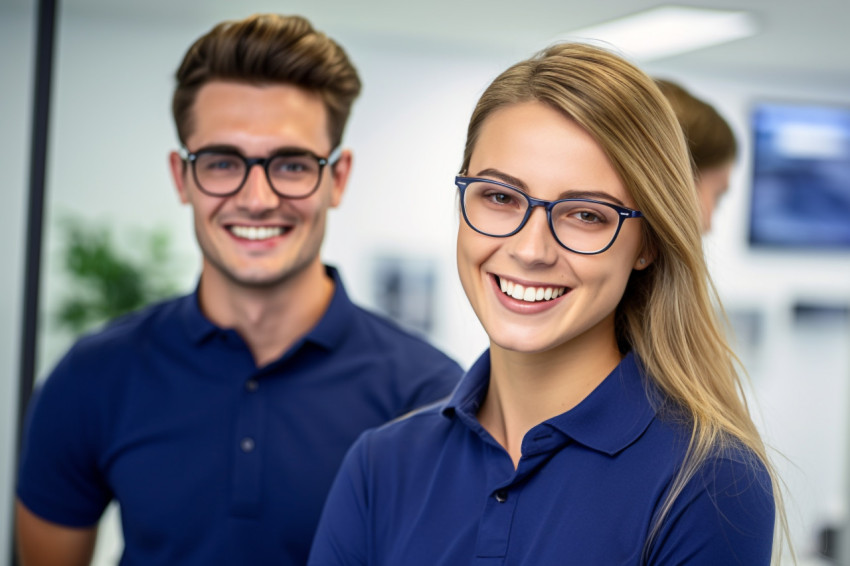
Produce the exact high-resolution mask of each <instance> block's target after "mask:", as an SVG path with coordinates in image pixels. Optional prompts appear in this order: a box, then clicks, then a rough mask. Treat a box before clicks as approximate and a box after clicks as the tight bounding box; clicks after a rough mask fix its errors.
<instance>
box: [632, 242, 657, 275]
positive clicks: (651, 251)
mask: <svg viewBox="0 0 850 566" xmlns="http://www.w3.org/2000/svg"><path fill="white" fill-rule="evenodd" d="M644 241H645V243H644V245H643V248H642V249H641V250H640V253H639V254H638V257H637V259H636V260H635V265H634V269H636V270H638V271H641V270H643V269H646V268H647V267H649V266H650V265H651V264H652V262H653V261H655V256H656V255H657V254H656V253H655V246H653V245H652V244H651V243H650V242H649V241H647V239H645V240H644Z"/></svg>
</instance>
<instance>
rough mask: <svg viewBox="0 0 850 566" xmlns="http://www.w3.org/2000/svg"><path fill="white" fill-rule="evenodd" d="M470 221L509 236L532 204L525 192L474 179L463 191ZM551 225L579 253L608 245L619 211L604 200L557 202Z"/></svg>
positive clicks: (486, 230)
mask: <svg viewBox="0 0 850 566" xmlns="http://www.w3.org/2000/svg"><path fill="white" fill-rule="evenodd" d="M463 208H464V211H465V213H466V219H467V221H468V222H469V224H470V225H471V226H472V227H473V228H475V229H476V230H478V231H479V232H482V233H484V234H487V235H489V236H507V235H508V234H511V233H513V232H515V231H517V230H518V229H519V228H520V226H521V225H522V223H523V220H524V219H525V216H526V212H527V211H528V208H529V201H528V199H527V198H526V196H525V195H524V194H523V193H521V192H519V191H517V190H514V189H511V188H508V187H503V186H501V185H496V184H494V183H486V182H481V181H473V182H471V183H469V184H468V185H467V187H466V189H465V191H464V195H463ZM551 218H552V222H551V227H552V230H553V232H554V234H555V237H556V238H557V240H558V241H559V242H560V243H561V244H562V245H563V246H565V247H568V248H569V249H571V250H574V251H576V252H579V253H593V252H598V251H600V250H602V249H604V248H606V247H607V246H608V245H609V244H610V243H611V242H612V241H613V239H614V237H615V236H616V235H617V230H618V228H619V226H620V222H621V220H620V215H619V213H618V212H617V211H616V210H615V209H614V208H612V207H610V206H608V205H606V204H604V203H596V202H592V201H585V200H565V201H561V202H558V203H557V204H556V205H555V206H554V207H552V211H551Z"/></svg>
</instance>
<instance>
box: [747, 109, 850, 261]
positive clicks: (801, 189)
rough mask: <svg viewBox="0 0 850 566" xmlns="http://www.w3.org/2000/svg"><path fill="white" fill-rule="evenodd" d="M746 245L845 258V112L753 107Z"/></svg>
mask: <svg viewBox="0 0 850 566" xmlns="http://www.w3.org/2000/svg"><path fill="white" fill-rule="evenodd" d="M751 125H752V129H753V134H754V135H753V140H754V143H753V168H752V192H751V199H750V217H749V241H750V245H751V246H753V247H772V248H780V249H789V248H798V249H801V250H802V249H807V250H814V249H823V250H826V249H833V250H845V251H850V106H848V107H841V106H838V105H834V106H832V105H826V104H814V103H810V104H800V103H795V104H791V103H778V102H763V103H758V104H756V105H754V107H753V110H752V115H751Z"/></svg>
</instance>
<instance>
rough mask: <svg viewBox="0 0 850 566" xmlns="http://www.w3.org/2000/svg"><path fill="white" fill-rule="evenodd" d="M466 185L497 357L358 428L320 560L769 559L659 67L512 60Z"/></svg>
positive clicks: (755, 438) (485, 114)
mask: <svg viewBox="0 0 850 566" xmlns="http://www.w3.org/2000/svg"><path fill="white" fill-rule="evenodd" d="M456 184H457V187H458V191H459V206H460V212H461V216H462V220H461V221H460V227H459V231H458V240H457V264H458V272H459V274H460V279H461V282H462V284H463V288H464V290H465V291H466V294H467V296H468V298H469V301H470V303H471V304H472V307H473V309H474V310H475V313H476V315H477V316H478V318H479V319H480V321H481V324H482V325H483V327H484V329H485V330H486V332H487V334H488V336H489V339H490V348H489V349H488V350H487V351H486V352H485V353H484V354H483V355H482V356H481V357H480V358H479V360H478V361H477V362H476V363H475V364H474V365H473V367H472V368H471V369H470V370H469V372H468V373H467V374H466V375H465V376H464V378H463V380H462V381H461V384H460V385H459V386H458V388H457V389H456V390H455V392H454V394H453V395H452V396H451V398H450V399H449V400H448V401H446V402H444V403H441V404H439V405H436V406H433V407H431V408H428V409H425V410H422V411H419V412H417V413H415V414H413V415H411V416H408V417H407V418H404V419H401V420H399V421H396V422H394V423H391V424H389V425H386V426H384V427H382V428H379V429H377V430H373V431H371V432H367V433H365V434H364V435H362V436H361V438H360V439H359V440H358V442H357V443H356V444H355V446H354V447H353V448H352V450H351V451H350V452H349V454H348V456H347V458H346V461H345V463H344V464H343V467H342V469H341V471H340V473H339V475H338V476H337V479H336V481H335V484H334V487H333V488H332V490H331V493H330V496H329V499H328V501H327V503H326V506H325V510H324V513H323V517H322V520H321V522H320V526H319V530H318V533H317V535H316V538H315V540H314V544H313V549H312V553H311V559H310V564H311V565H312V566H329V565H369V566H378V565H387V566H390V565H392V566H398V565H402V564H403V565H404V566H420V565H421V566H426V565H427V566H433V565H436V564H439V565H458V566H460V565H471V564H481V565H485V564H486V565H490V564H493V565H495V564H509V565H511V566H515V565H529V566H547V565H563V564H577V565H582V566H586V565H603V566H609V565H614V564H617V565H621V564H635V565H638V564H653V565H661V564H664V565H671V564H687V565H689V566H695V565H696V566H719V565H724V566H725V565H730V564H746V565H747V566H758V565H762V564H768V563H769V562H770V560H771V552H772V551H771V547H772V541H773V532H774V522H775V517H776V515H777V513H776V511H777V509H781V507H780V506H778V505H777V499H776V498H775V496H774V486H775V485H776V481H775V478H773V477H772V471H771V470H772V468H771V466H770V463H769V462H768V459H767V457H766V455H765V449H764V446H763V444H762V441H761V439H760V438H759V434H758V432H757V430H756V428H755V426H754V425H753V422H752V421H751V419H750V416H749V414H748V412H747V408H746V405H745V403H744V401H743V400H742V397H741V391H740V383H739V379H738V376H737V375H736V373H735V370H734V367H733V355H732V354H731V352H730V351H729V349H728V347H727V344H726V342H725V340H724V337H723V334H722V332H721V330H720V327H719V325H718V322H717V320H716V319H715V311H714V308H713V306H712V295H711V286H710V283H709V280H708V279H709V278H708V274H707V272H706V267H705V263H704V261H703V255H702V249H701V240H700V222H699V212H698V205H697V201H696V197H695V191H694V187H693V178H692V175H691V170H690V165H689V161H688V154H687V148H686V147H685V143H684V139H683V138H682V134H681V130H680V129H679V126H678V124H677V122H676V117H675V116H674V115H673V112H672V110H671V109H670V107H669V105H668V104H667V103H666V102H665V100H664V98H663V96H662V95H661V93H660V92H659V90H658V88H657V87H656V86H655V84H654V83H653V81H652V80H651V79H650V78H649V77H647V76H646V75H645V74H644V73H642V72H641V71H639V70H638V69H636V68H635V67H633V66H632V65H631V64H629V63H627V62H626V61H624V60H622V59H620V58H619V57H617V56H615V55H612V54H610V53H608V52H606V51H603V50H600V49H597V48H594V47H589V46H584V45H578V44H564V45H557V46H554V47H551V48H549V49H547V50H545V51H543V52H541V53H540V54H538V55H536V56H535V57H533V58H531V59H529V60H527V61H523V62H520V63H518V64H516V65H514V66H512V67H511V68H509V69H508V70H507V71H505V72H504V73H503V74H502V75H500V76H499V77H498V78H497V79H496V80H495V81H494V82H493V83H492V84H491V85H490V86H489V87H488V88H487V90H486V91H485V92H484V94H483V95H482V97H481V99H480V100H479V102H478V104H477V106H476V108H475V111H474V112H473V115H472V119H471V122H470V124H469V130H468V137H467V144H466V150H465V153H464V159H463V166H462V168H461V174H460V176H458V177H457V179H456ZM780 515H781V514H780Z"/></svg>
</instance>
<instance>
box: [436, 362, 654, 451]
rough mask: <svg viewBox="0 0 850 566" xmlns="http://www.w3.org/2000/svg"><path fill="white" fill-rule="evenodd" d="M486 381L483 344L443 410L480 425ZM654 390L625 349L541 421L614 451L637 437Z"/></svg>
mask: <svg viewBox="0 0 850 566" xmlns="http://www.w3.org/2000/svg"><path fill="white" fill-rule="evenodd" d="M489 382H490V352H489V350H488V351H485V352H484V354H482V355H481V357H479V358H478V360H477V361H476V362H475V363H474V364H473V365H472V367H470V369H469V371H468V372H467V373H466V375H465V376H464V377H463V379H462V380H461V382H460V384H458V386H457V388H456V389H455V392H454V393H453V394H452V396H451V397H450V398H449V400H448V401H447V402H446V404H445V406H444V407H443V410H442V413H443V415H445V416H446V417H449V418H451V417H452V416H454V415H456V414H457V415H458V416H459V417H460V419H461V421H463V422H464V423H465V424H467V426H472V427H473V428H479V427H480V425H479V424H478V420H477V418H476V416H475V415H476V414H477V413H478V409H479V408H480V407H481V403H482V402H483V401H484V395H485V394H486V393H487V388H488V385H489ZM656 395H657V391H656V390H655V388H654V387H653V386H652V385H651V384H650V383H649V382H648V381H647V380H646V379H645V377H644V372H643V370H642V367H641V365H640V362H639V360H638V359H637V358H636V357H635V355H634V353H632V352H629V353H628V354H627V355H626V356H625V357H624V358H623V360H622V361H621V362H620V363H619V364H618V365H617V367H616V368H614V370H613V371H612V372H611V373H610V374H609V375H608V376H607V377H606V378H605V379H604V380H603V381H602V383H601V384H599V386H598V387H597V388H596V389H594V390H593V391H592V392H591V393H590V395H588V396H587V397H585V398H584V399H583V400H582V401H581V402H580V403H579V404H578V405H576V406H575V407H573V408H572V409H570V410H569V411H567V412H566V413H561V414H560V415H558V416H556V417H553V418H551V419H549V420H547V421H545V422H544V423H543V424H542V425H540V426H547V427H551V428H554V429H556V430H558V431H560V432H562V433H563V434H564V435H566V436H567V437H568V438H570V439H572V440H573V441H575V442H578V443H579V444H582V445H584V446H587V447H588V448H591V449H593V450H597V451H599V452H603V453H606V454H609V455H614V454H616V453H617V452H620V451H621V450H623V449H624V448H626V447H627V446H629V445H630V444H632V443H633V442H634V441H635V440H637V439H638V438H639V437H640V435H641V434H643V432H644V431H645V430H646V428H647V427H648V426H649V424H650V423H651V422H652V420H653V419H654V418H655V409H654V408H653V401H651V400H650V398H655V396H656ZM473 421H474V424H473ZM475 425H477V426H475Z"/></svg>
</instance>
